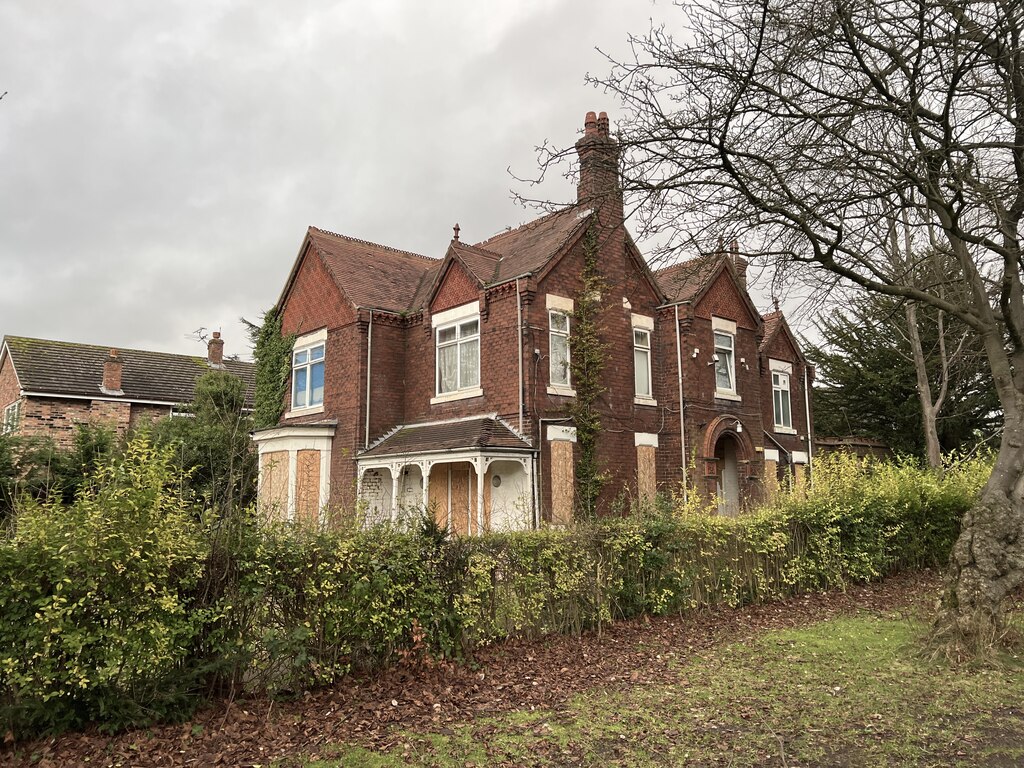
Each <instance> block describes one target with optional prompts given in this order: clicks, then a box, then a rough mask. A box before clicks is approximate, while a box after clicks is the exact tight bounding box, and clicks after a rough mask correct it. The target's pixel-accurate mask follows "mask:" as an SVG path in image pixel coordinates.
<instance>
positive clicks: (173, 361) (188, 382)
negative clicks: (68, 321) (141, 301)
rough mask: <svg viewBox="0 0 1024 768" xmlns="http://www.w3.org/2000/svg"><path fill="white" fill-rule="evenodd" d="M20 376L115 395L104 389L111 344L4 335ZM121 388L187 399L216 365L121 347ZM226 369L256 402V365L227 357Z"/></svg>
mask: <svg viewBox="0 0 1024 768" xmlns="http://www.w3.org/2000/svg"><path fill="white" fill-rule="evenodd" d="M4 345H5V347H6V349H7V350H8V352H9V353H10V357H11V362H12V363H13V364H14V370H15V371H16V372H17V374H18V381H19V382H20V384H21V388H22V390H23V391H25V392H32V393H36V394H47V395H58V396H59V395H69V396H78V397H104V398H108V397H111V396H110V395H106V394H103V393H102V392H101V391H100V384H101V383H102V381H103V363H104V361H106V359H107V357H108V356H109V355H110V350H111V347H109V346H98V345H95V344H78V343H75V342H68V341H50V340H47V339H32V338H26V337H24V336H5V337H4ZM117 354H118V357H119V358H120V359H121V363H122V368H121V390H122V391H123V392H124V394H123V395H120V396H117V399H123V400H145V401H152V402H159V403H188V402H191V400H192V398H193V397H194V395H195V387H196V379H198V378H199V377H200V376H201V375H202V374H204V373H207V372H209V371H210V370H212V369H211V367H210V365H209V364H208V363H207V360H206V358H205V357H193V356H192V355H176V354H171V353H168V352H147V351H144V350H141V349H118V350H117ZM224 370H226V371H227V372H228V373H232V374H234V375H235V376H238V377H239V378H240V379H242V381H243V382H245V389H246V392H245V400H246V406H247V407H250V408H251V407H252V402H253V394H254V392H255V384H254V381H255V375H256V366H255V365H253V364H252V363H246V362H242V361H241V360H228V359H225V360H224Z"/></svg>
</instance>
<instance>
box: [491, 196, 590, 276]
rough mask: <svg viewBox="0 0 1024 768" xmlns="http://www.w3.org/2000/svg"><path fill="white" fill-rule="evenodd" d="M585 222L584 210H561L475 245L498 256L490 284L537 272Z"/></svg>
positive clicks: (572, 208) (576, 208)
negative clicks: (499, 257)
mask: <svg viewBox="0 0 1024 768" xmlns="http://www.w3.org/2000/svg"><path fill="white" fill-rule="evenodd" d="M586 221H587V216H586V210H585V209H584V210H581V209H580V208H579V207H578V206H573V207H570V208H564V209H562V210H561V211H556V212H555V213H550V214H548V215H547V216H543V217H541V218H539V219H535V220H534V221H531V222H529V223H527V224H523V225H522V226H521V227H518V228H516V229H511V230H509V231H507V232H502V233H501V234H498V235H495V236H494V237H492V238H490V239H489V240H484V241H483V242H482V243H477V248H482V249H485V250H487V251H490V252H492V253H496V254H498V255H499V256H501V261H499V262H498V265H497V270H496V271H495V274H494V278H493V279H492V280H491V282H493V283H500V282H503V281H505V280H509V279H511V278H513V277H517V276H519V275H524V274H527V273H530V272H537V271H538V270H540V269H541V268H542V267H543V266H544V265H545V264H547V263H548V261H550V260H551V258H552V257H553V256H554V255H555V254H557V253H558V252H559V251H560V250H561V249H562V246H564V245H565V244H566V242H568V241H569V240H570V239H571V238H572V237H573V236H574V235H575V234H576V233H577V232H578V231H579V229H580V228H582V227H583V226H585V224H586Z"/></svg>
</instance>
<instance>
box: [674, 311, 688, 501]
mask: <svg viewBox="0 0 1024 768" xmlns="http://www.w3.org/2000/svg"><path fill="white" fill-rule="evenodd" d="M675 313H676V374H677V378H678V379H679V451H680V453H681V454H682V458H683V464H682V467H683V504H685V503H686V495H687V490H686V487H687V485H689V483H688V482H687V481H688V478H687V468H686V408H685V406H684V403H683V343H682V339H681V338H680V334H679V305H678V304H676V306H675Z"/></svg>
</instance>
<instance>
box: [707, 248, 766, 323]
mask: <svg viewBox="0 0 1024 768" xmlns="http://www.w3.org/2000/svg"><path fill="white" fill-rule="evenodd" d="M691 303H692V306H693V314H694V315H696V316H698V317H712V316H714V317H726V318H729V319H730V320H733V321H735V322H736V324H737V325H738V326H740V327H742V328H747V329H750V330H760V328H761V313H760V312H758V311H757V309H756V308H755V307H754V303H753V302H752V301H751V299H750V294H748V293H747V291H746V290H744V289H743V288H742V287H741V283H740V281H739V277H738V275H737V273H736V270H735V267H734V266H733V264H732V260H731V259H730V258H728V257H721V258H720V259H719V261H718V264H717V265H716V266H715V267H714V268H713V269H712V270H711V271H710V272H709V273H708V275H707V277H706V279H705V281H704V284H703V285H702V286H701V288H700V289H699V290H697V291H696V292H695V293H694V295H693V298H692V300H691Z"/></svg>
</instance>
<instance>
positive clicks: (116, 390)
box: [100, 349, 124, 395]
mask: <svg viewBox="0 0 1024 768" xmlns="http://www.w3.org/2000/svg"><path fill="white" fill-rule="evenodd" d="M122 365H123V364H122V362H121V358H119V357H118V356H117V350H116V349H112V350H110V355H109V356H108V357H107V359H106V360H104V361H103V383H102V384H101V385H100V391H101V392H102V393H103V394H105V395H123V394H124V390H122V389H121V368H122Z"/></svg>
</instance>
